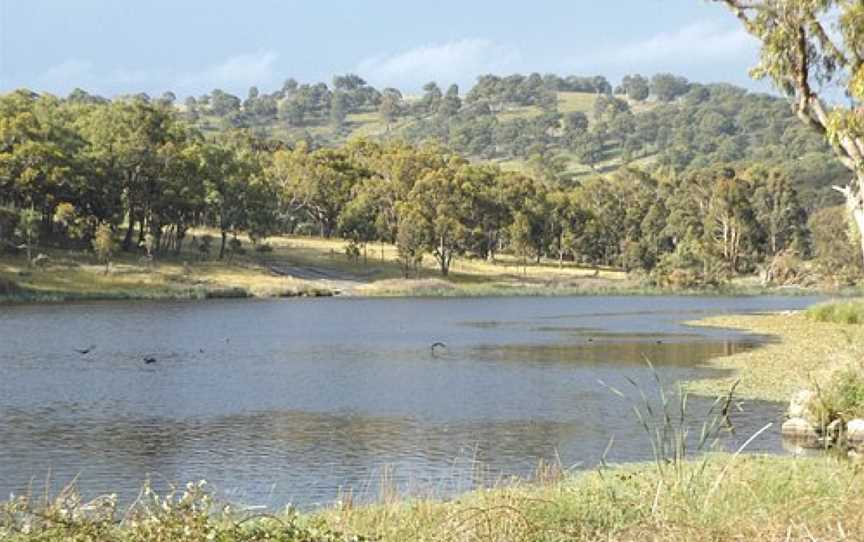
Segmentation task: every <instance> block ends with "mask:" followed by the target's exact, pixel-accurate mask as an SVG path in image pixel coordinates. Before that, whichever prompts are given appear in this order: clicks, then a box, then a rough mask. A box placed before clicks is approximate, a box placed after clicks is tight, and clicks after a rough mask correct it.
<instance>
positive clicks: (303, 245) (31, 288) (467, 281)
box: [0, 230, 633, 301]
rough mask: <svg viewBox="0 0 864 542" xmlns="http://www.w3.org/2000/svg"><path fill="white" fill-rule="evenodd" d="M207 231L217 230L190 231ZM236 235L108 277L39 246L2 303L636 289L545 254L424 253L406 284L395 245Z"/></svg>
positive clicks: (13, 272)
mask: <svg viewBox="0 0 864 542" xmlns="http://www.w3.org/2000/svg"><path fill="white" fill-rule="evenodd" d="M203 233H211V234H213V233H214V232H207V231H205V230H199V231H196V232H195V234H197V235H201V234H203ZM241 239H242V240H243V241H244V246H245V247H246V248H247V249H249V250H248V251H247V253H246V254H245V255H241V256H236V257H234V258H233V259H231V260H227V259H226V260H225V261H219V260H217V259H215V257H212V258H211V259H209V260H207V261H201V259H200V257H199V255H198V254H197V253H194V252H193V251H191V250H190V249H186V250H184V252H183V253H182V254H180V255H179V256H173V255H171V256H165V257H164V258H161V259H159V260H158V261H156V262H154V263H150V264H148V263H146V262H144V261H142V260H141V258H140V256H139V255H132V254H122V253H121V254H119V255H118V256H117V258H116V259H115V261H114V262H113V263H112V265H111V272H110V273H108V274H106V273H105V272H104V266H102V265H99V264H97V263H96V262H95V260H94V259H93V257H92V255H90V254H89V253H87V252H79V251H71V250H43V251H44V252H46V253H47V254H48V256H49V257H50V258H51V263H50V264H49V265H48V266H46V267H45V268H41V269H36V268H32V269H31V268H28V267H27V265H26V260H25V259H24V258H23V257H2V258H0V279H2V280H3V281H5V283H7V284H10V285H12V286H13V287H14V288H16V289H17V292H16V293H11V292H9V293H4V292H0V300H2V299H4V298H5V299H7V300H9V299H11V300H22V301H27V300H39V299H44V300H64V299H136V298H186V297H203V296H205V295H207V294H208V292H210V293H213V292H218V291H220V290H226V289H234V290H242V291H245V292H246V293H248V295H250V296H255V297H273V296H280V295H290V294H292V293H297V292H303V291H307V290H310V289H318V290H326V289H330V290H339V291H342V292H344V293H348V294H358V295H454V294H457V295H458V294H464V295H500V294H502V293H507V294H521V293H527V294H535V295H536V294H539V293H544V294H561V293H573V292H574V291H584V290H586V289H589V290H592V289H593V290H605V289H619V288H627V287H630V286H633V285H631V284H630V283H629V282H627V281H626V276H625V274H624V273H623V272H620V271H616V270H612V269H598V270H595V269H589V268H583V267H579V266H576V265H573V264H571V263H564V264H563V265H560V266H559V265H558V263H557V262H553V261H546V260H544V261H542V262H540V263H539V264H538V263H536V262H529V263H528V264H527V265H525V266H523V265H522V263H521V262H520V261H518V260H516V259H515V258H513V257H511V256H508V255H502V256H500V257H499V258H498V259H497V261H496V262H487V261H485V260H472V259H464V258H463V259H456V260H455V261H454V262H453V264H452V267H451V272H450V275H449V276H448V277H447V278H446V280H445V279H443V278H442V277H441V276H440V274H439V272H438V269H437V266H436V264H435V261H434V259H433V258H432V257H431V256H427V257H426V258H425V259H424V262H423V266H422V268H421V270H420V277H419V279H420V280H407V281H406V280H403V279H402V273H401V270H400V267H399V264H398V261H397V254H396V247H395V246H393V245H389V244H378V243H375V244H370V245H369V246H368V247H367V249H366V258H365V259H364V258H362V257H361V258H360V260H358V261H352V260H350V259H349V258H348V257H347V256H346V255H345V248H346V246H347V245H348V243H347V242H346V241H344V240H341V239H324V238H318V237H289V236H278V237H271V238H269V239H267V240H266V242H267V243H268V244H269V245H270V246H271V247H272V248H273V250H272V252H268V253H261V254H259V253H256V252H254V251H252V250H251V247H250V244H249V242H248V240H247V239H245V238H241ZM277 271H278V272H277ZM292 273H293V275H294V276H292ZM295 277H296V278H295ZM22 292H23V293H22Z"/></svg>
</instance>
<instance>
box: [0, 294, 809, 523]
mask: <svg viewBox="0 0 864 542" xmlns="http://www.w3.org/2000/svg"><path fill="white" fill-rule="evenodd" d="M809 302H811V300H809V299H804V298H741V299H710V298H657V297H652V298H637V297H626V298H614V297H611V298H572V299H567V298H558V299H524V298H522V299H473V300H472V299H466V300H459V299H446V300H350V299H345V300H339V299H333V300H308V301H299V300H291V301H273V302H228V301H220V302H212V303H210V302H207V303H194V304H193V303H135V304H127V305H120V304H97V303H94V304H79V305H64V306H50V307H49V306H22V307H4V308H3V309H2V312H0V494H8V493H9V492H12V491H16V492H19V491H22V490H24V489H26V488H27V486H28V484H31V482H33V481H34V480H35V481H38V482H35V487H37V488H40V489H41V485H42V483H43V482H42V481H43V480H44V479H45V478H46V476H47V475H49V474H50V476H51V478H52V480H54V486H55V487H57V486H58V485H62V484H63V483H65V482H68V481H69V480H71V479H72V478H73V477H75V476H76V475H77V476H78V480H79V484H80V485H81V487H82V489H83V490H84V491H85V493H86V494H87V495H91V496H92V495H95V494H97V493H103V492H108V491H116V492H120V493H121V495H122V496H124V497H126V498H129V496H132V495H134V494H135V492H136V491H137V489H138V488H139V487H140V484H141V482H142V481H143V480H144V479H145V478H148V477H149V478H151V479H152V480H153V481H154V485H156V486H157V487H164V486H165V485H166V484H167V483H169V482H172V481H181V482H182V481H186V480H191V479H199V478H205V479H207V480H209V481H210V482H211V483H212V484H213V485H214V486H215V487H217V488H218V489H219V491H220V492H221V493H222V494H223V495H224V496H226V497H227V498H230V499H232V500H235V501H240V502H245V503H251V504H264V505H268V506H274V507H275V506H281V505H284V504H286V503H288V502H292V503H295V504H299V505H301V506H311V505H314V504H316V503H326V502H330V501H332V500H333V499H335V498H336V497H337V495H338V494H339V492H340V490H346V489H348V488H352V489H353V490H354V491H355V494H356V495H359V496H361V497H362V496H364V495H365V496H368V497H374V494H375V492H376V491H377V488H378V486H377V476H379V474H380V472H381V471H382V469H384V468H390V469H392V472H393V475H392V478H393V480H394V482H395V483H396V484H397V485H398V487H399V488H400V489H401V490H403V491H409V492H414V493H424V492H432V493H434V494H439V495H440V494H450V493H452V492H456V491H463V490H466V489H469V488H471V487H473V486H474V485H475V484H477V483H483V482H485V481H489V480H494V479H495V478H496V477H497V476H500V475H527V474H529V473H531V472H532V470H533V469H534V468H535V467H536V465H537V464H538V462H539V461H540V460H546V461H557V460H558V459H559V458H560V461H561V462H562V463H563V464H564V465H565V466H571V465H572V466H578V465H581V466H585V467H588V466H592V465H595V464H596V463H597V461H598V460H599V458H600V457H601V455H602V454H603V451H604V449H605V448H606V445H607V443H608V441H609V439H610V437H611V436H613V435H614V436H615V445H614V446H613V448H612V449H611V451H610V452H609V454H608V457H607V459H608V460H609V461H631V460H641V459H647V458H649V457H650V446H649V445H648V443H647V440H646V438H645V436H644V434H643V432H642V430H641V429H640V427H639V425H638V424H637V423H636V420H635V419H634V418H633V415H632V413H631V411H630V407H631V405H630V403H629V402H627V401H623V400H621V399H620V398H617V397H615V396H614V395H613V394H611V393H610V392H609V391H608V390H607V389H605V388H604V387H603V386H601V385H599V384H598V381H599V380H602V381H603V382H606V383H608V384H609V385H611V386H615V387H618V388H620V389H630V390H633V388H632V387H631V386H630V384H629V380H633V381H634V382H635V383H636V384H637V385H639V386H641V387H643V388H644V389H646V390H650V389H651V388H652V385H653V376H652V374H651V373H650V372H649V371H648V370H647V369H646V368H645V366H644V360H645V358H648V359H650V360H652V362H654V364H655V365H656V366H657V368H658V371H659V372H660V373H661V374H662V376H663V378H664V381H666V382H668V383H670V385H671V384H672V383H674V382H675V381H677V380H681V379H688V378H694V377H701V376H706V375H710V374H711V370H709V369H707V368H705V367H704V366H702V365H700V362H702V361H704V360H705V359H707V358H709V357H712V356H716V355H721V354H728V353H733V352H735V351H738V350H739V349H742V348H752V347H753V346H754V344H756V341H755V339H754V338H752V337H745V336H742V335H741V334H738V333H736V332H731V331H724V330H712V329H704V330H703V329H690V328H687V327H684V326H682V325H680V324H678V323H677V322H676V320H680V319H689V318H692V317H693V314H695V313H716V312H741V311H747V310H774V309H787V308H795V307H801V306H805V305H806V304H808V303H809ZM598 308H602V309H603V310H602V314H601V311H599V310H598ZM551 319H555V320H558V323H557V324H556V325H554V326H550V325H548V321H549V320H551ZM568 320H573V322H574V325H573V326H568V325H567V323H568V322H567V321H568ZM435 341H442V342H445V343H446V344H447V349H446V352H443V353H441V354H440V355H436V356H433V355H432V354H431V352H430V349H429V345H430V344H431V343H432V342H435ZM87 344H95V345H96V348H95V350H94V351H93V352H91V353H90V354H87V355H85V356H82V355H80V354H78V353H76V352H75V351H74V348H76V347H80V346H82V345H85V346H86V345H87ZM151 355H152V356H154V357H156V358H157V359H158V362H157V363H155V364H153V365H145V364H143V362H142V359H143V357H144V356H151ZM634 395H636V393H635V392H634ZM708 405H709V401H707V400H699V399H691V405H690V408H691V411H692V412H693V414H694V417H696V418H698V417H699V415H700V412H704V411H705V410H706V409H707V408H708ZM780 410H781V408H780V407H779V406H778V405H775V404H770V403H746V404H744V405H743V410H742V411H741V412H736V413H735V414H734V416H733V421H734V422H735V427H736V432H735V433H732V434H727V435H726V436H725V439H724V446H737V445H740V443H742V442H743V441H744V440H746V438H748V437H749V436H750V435H751V434H753V432H755V431H756V430H758V429H759V428H760V427H761V426H762V425H764V424H765V423H766V422H767V421H771V420H776V419H777V418H778V416H779V413H780ZM751 449H759V450H767V451H777V452H779V451H781V444H780V439H779V437H778V435H777V433H776V431H775V432H771V433H770V434H766V435H763V436H762V437H760V438H759V439H757V441H756V442H754V444H753V445H751Z"/></svg>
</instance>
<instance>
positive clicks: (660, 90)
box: [651, 73, 690, 102]
mask: <svg viewBox="0 0 864 542" xmlns="http://www.w3.org/2000/svg"><path fill="white" fill-rule="evenodd" d="M688 90H690V83H689V82H688V81H687V79H685V78H683V77H676V76H674V75H672V74H671V73H658V74H657V75H655V76H654V77H652V78H651V93H652V94H653V95H654V96H655V97H656V98H657V99H658V100H660V101H661V102H671V101H672V100H674V99H675V98H677V97H678V96H682V95H684V94H686V93H687V91H688Z"/></svg>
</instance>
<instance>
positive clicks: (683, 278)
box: [651, 250, 729, 290]
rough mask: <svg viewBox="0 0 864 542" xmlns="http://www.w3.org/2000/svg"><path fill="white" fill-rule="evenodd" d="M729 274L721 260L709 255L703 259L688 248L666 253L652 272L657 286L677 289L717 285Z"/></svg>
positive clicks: (652, 277)
mask: <svg viewBox="0 0 864 542" xmlns="http://www.w3.org/2000/svg"><path fill="white" fill-rule="evenodd" d="M728 276H729V272H728V269H727V267H726V266H725V264H723V262H721V261H720V260H717V259H716V258H711V257H710V256H709V257H707V259H706V260H704V261H703V260H702V259H700V258H697V257H696V256H695V255H694V254H693V253H692V252H690V251H688V250H681V251H678V252H671V253H668V254H664V255H663V256H661V257H660V259H659V260H658V261H657V265H656V267H654V269H653V271H652V272H651V279H652V281H653V282H654V283H655V284H656V285H657V286H660V287H662V288H672V289H675V290H687V289H691V288H699V287H702V286H717V285H719V284H720V283H722V282H724V281H725V280H727V279H728Z"/></svg>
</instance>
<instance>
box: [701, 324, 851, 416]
mask: <svg viewBox="0 0 864 542" xmlns="http://www.w3.org/2000/svg"><path fill="white" fill-rule="evenodd" d="M813 310H817V309H813ZM819 310H822V309H819ZM692 324H693V325H697V326H711V327H726V328H736V329H741V330H744V331H748V332H751V333H758V334H761V335H768V336H770V337H771V339H772V340H771V342H769V343H768V344H766V345H763V346H762V347H760V348H757V349H755V350H752V351H748V352H742V353H737V354H734V355H731V356H726V357H721V358H716V359H714V360H711V361H710V362H709V364H710V365H711V366H712V367H715V368H718V369H722V370H725V371H727V372H728V375H727V376H724V377H721V378H716V379H709V380H700V381H695V382H690V383H688V389H689V390H690V391H691V392H694V393H699V394H705V395H710V396H714V395H720V394H723V393H725V392H726V391H728V390H729V388H730V386H732V385H733V384H734V383H735V382H736V381H739V380H740V383H739V384H738V387H737V389H736V395H738V396H739V397H746V398H752V399H766V400H772V401H782V402H787V401H789V399H790V398H791V397H792V396H793V395H794V394H795V393H796V392H797V391H799V390H801V389H804V388H810V387H812V385H813V382H820V381H824V378H825V376H826V375H827V374H828V373H830V372H831V371H833V370H835V369H836V368H837V367H838V366H842V365H845V364H848V362H849V361H850V359H852V358H855V357H860V355H861V354H862V353H864V352H862V348H861V346H859V345H862V344H864V326H859V325H848V324H842V323H835V322H820V321H816V320H814V319H813V318H811V317H808V314H806V313H802V312H795V313H792V312H790V313H782V314H766V315H737V316H717V317H712V318H708V319H706V320H702V321H699V322H693V323H692Z"/></svg>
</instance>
